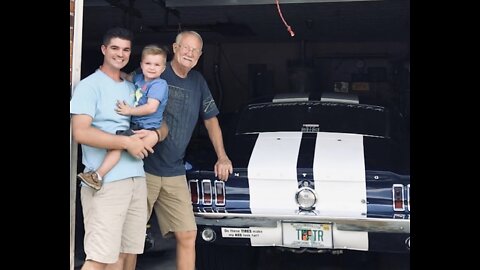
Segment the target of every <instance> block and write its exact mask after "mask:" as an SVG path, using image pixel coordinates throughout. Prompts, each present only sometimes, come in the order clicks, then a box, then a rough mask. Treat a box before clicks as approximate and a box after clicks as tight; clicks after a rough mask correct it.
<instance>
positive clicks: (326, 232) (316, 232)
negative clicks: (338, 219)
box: [282, 222, 333, 248]
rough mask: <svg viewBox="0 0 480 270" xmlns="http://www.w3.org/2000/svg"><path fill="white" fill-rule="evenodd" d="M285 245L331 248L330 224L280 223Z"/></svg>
mask: <svg viewBox="0 0 480 270" xmlns="http://www.w3.org/2000/svg"><path fill="white" fill-rule="evenodd" d="M282 236H283V245H284V246H286V247H294V248H301V247H311V248H333V240H332V239H333V234H332V224H314V223H290V222H283V223H282Z"/></svg>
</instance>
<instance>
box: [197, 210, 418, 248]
mask: <svg viewBox="0 0 480 270" xmlns="http://www.w3.org/2000/svg"><path fill="white" fill-rule="evenodd" d="M195 215H196V222H197V225H198V236H197V241H198V242H199V243H200V244H217V245H236V246H264V247H265V246H272V247H286V248H299V247H292V246H288V245H285V243H284V239H283V238H284V234H283V233H282V230H283V229H282V228H283V226H282V223H308V224H330V225H331V228H332V246H331V247H327V248H321V247H320V248H316V247H314V248H313V249H319V250H321V249H325V250H339V249H349V250H360V251H376V252H409V249H410V220H409V219H388V218H351V217H328V216H310V215H265V214H238V213H195ZM205 229H212V230H213V231H214V232H215V235H216V236H215V239H214V240H213V241H211V242H207V241H204V240H203V239H202V235H201V234H202V232H203V231H204V230H205ZM226 229H228V230H230V231H232V229H234V230H235V229H237V230H238V229H246V231H251V232H260V233H257V234H255V235H254V234H252V235H249V234H248V233H246V234H243V235H240V236H239V237H232V235H229V236H228V235H226V234H225V233H224V230H226ZM309 249H312V248H310V247H309Z"/></svg>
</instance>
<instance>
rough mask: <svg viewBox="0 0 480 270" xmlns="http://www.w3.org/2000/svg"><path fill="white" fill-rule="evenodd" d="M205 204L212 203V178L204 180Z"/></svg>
mask: <svg viewBox="0 0 480 270" xmlns="http://www.w3.org/2000/svg"><path fill="white" fill-rule="evenodd" d="M202 194H203V204H204V205H212V183H211V181H210V179H203V180H202Z"/></svg>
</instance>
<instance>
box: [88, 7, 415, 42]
mask: <svg viewBox="0 0 480 270" xmlns="http://www.w3.org/2000/svg"><path fill="white" fill-rule="evenodd" d="M332 1H335V2H332ZM239 3H241V4H239ZM279 3H280V5H279V7H280V10H281V13H282V14H283V17H284V19H285V21H286V23H287V24H288V25H290V26H291V29H292V30H293V32H294V33H295V35H294V36H293V37H292V36H291V35H290V34H289V32H288V31H287V27H286V26H285V24H284V23H283V22H282V19H281V17H280V15H279V11H278V9H277V5H276V4H275V0H243V1H240V0H238V1H235V0H84V13H83V23H84V26H83V46H84V47H89V46H93V47H96V48H98V44H99V41H100V40H101V37H102V35H103V33H104V32H105V31H106V30H107V29H108V28H110V27H112V26H124V27H127V28H129V29H131V30H133V31H134V34H135V42H136V43H137V44H145V43H149V42H159V43H171V42H172V41H173V39H174V37H175V35H176V33H177V32H178V31H179V30H180V29H193V30H197V31H198V32H199V33H200V34H201V35H202V37H203V38H204V42H206V43H224V42H236V43H238V42H289V41H294V42H298V41H300V40H307V41H318V42H409V36H410V0H383V1H382V0H379V1H363V0H356V1H345V0H343V1H342V0H329V1H328V0H303V1H302V0H299V1H294V0H280V1H279Z"/></svg>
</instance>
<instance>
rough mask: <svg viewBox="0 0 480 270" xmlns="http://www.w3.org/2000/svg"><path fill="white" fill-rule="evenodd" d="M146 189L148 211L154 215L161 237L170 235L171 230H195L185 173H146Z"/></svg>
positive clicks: (195, 225) (171, 234)
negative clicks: (173, 174) (164, 174)
mask: <svg viewBox="0 0 480 270" xmlns="http://www.w3.org/2000/svg"><path fill="white" fill-rule="evenodd" d="M146 176H147V190H148V203H147V205H148V213H149V216H150V215H151V214H152V209H155V215H156V216H157V219H158V224H159V225H160V231H161V232H162V235H163V237H172V236H173V233H172V232H178V231H196V230H197V224H196V223H195V216H194V215H193V207H192V200H191V198H190V192H189V191H188V186H187V181H186V176H185V175H179V176H173V177H160V176H155V175H153V174H149V173H146Z"/></svg>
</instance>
